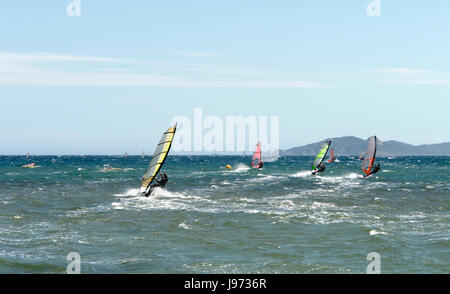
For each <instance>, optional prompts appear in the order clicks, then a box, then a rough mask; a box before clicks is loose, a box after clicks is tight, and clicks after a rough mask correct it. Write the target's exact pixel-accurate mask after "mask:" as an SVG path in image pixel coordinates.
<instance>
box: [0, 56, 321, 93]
mask: <svg viewBox="0 0 450 294" xmlns="http://www.w3.org/2000/svg"><path fill="white" fill-rule="evenodd" d="M55 62H59V63H58V65H55ZM73 62H75V63H77V66H73ZM91 62H92V63H95V64H91ZM118 62H122V63H121V64H118ZM99 63H101V66H99ZM118 65H120V66H118ZM239 74H240V75H241V77H239V78H237V77H236V75H239ZM264 74H266V75H264ZM243 75H245V79H244V78H242V76H243ZM261 75H263V76H261ZM289 76H290V75H287V76H286V75H283V74H282V73H280V72H278V73H275V72H270V71H263V70H257V69H242V68H233V67H232V66H226V67H224V66H213V65H206V66H205V65H195V64H194V65H192V64H172V63H164V62H147V61H137V60H130V59H120V58H119V59H118V58H109V57H98V56H77V55H66V54H51V53H31V54H18V53H8V52H0V85H45V86H148V87H197V88H226V87H228V88H232V87H233V88H237V87H244V88H325V87H327V85H326V84H325V83H323V82H318V81H308V80H299V79H297V78H295V77H292V76H290V77H289Z"/></svg>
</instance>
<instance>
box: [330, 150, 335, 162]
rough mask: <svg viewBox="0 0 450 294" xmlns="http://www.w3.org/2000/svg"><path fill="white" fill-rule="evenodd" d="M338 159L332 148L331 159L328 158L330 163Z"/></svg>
mask: <svg viewBox="0 0 450 294" xmlns="http://www.w3.org/2000/svg"><path fill="white" fill-rule="evenodd" d="M335 160H336V158H335V157H334V150H333V149H331V153H330V160H328V162H329V163H332V162H334V161H335Z"/></svg>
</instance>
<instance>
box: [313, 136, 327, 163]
mask: <svg viewBox="0 0 450 294" xmlns="http://www.w3.org/2000/svg"><path fill="white" fill-rule="evenodd" d="M330 145H331V140H330V141H327V142H325V143H323V145H322V147H321V148H320V151H319V154H317V156H316V159H314V163H313V166H312V170H315V169H316V168H317V167H319V165H321V164H322V162H323V161H324V160H325V157H326V156H327V153H328V150H329V149H330Z"/></svg>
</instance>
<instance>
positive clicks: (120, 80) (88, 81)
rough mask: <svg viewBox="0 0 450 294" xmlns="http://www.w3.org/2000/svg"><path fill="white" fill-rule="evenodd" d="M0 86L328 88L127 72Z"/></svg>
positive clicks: (2, 81) (26, 79) (4, 81)
mask: <svg viewBox="0 0 450 294" xmlns="http://www.w3.org/2000/svg"><path fill="white" fill-rule="evenodd" d="M0 85H23V86H25V85H41V86H147V87H188V88H241V87H242V88H326V87H327V85H326V84H324V83H321V82H310V81H296V80H249V81H226V80H219V79H208V80H205V79H188V78H183V77H169V76H160V75H152V74H127V73H118V74H111V73H81V74H74V73H55V74H46V73H44V74H22V75H3V74H0Z"/></svg>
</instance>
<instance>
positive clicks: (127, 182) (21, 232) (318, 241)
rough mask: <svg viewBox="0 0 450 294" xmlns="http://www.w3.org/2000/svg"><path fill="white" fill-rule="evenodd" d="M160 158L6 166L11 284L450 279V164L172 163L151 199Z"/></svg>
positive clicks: (4, 221)
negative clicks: (144, 192) (138, 278)
mask: <svg viewBox="0 0 450 294" xmlns="http://www.w3.org/2000/svg"><path fill="white" fill-rule="evenodd" d="M149 161H150V157H148V156H147V157H142V156H127V157H125V156H31V157H29V158H27V157H26V156H0V273H49V274H60V273H66V272H68V271H70V270H74V269H76V265H75V266H74V265H73V261H76V262H78V263H77V264H78V270H79V272H80V273H82V274H94V273H127V274H128V273H130V274H131V273H154V274H157V273H159V274H203V273H208V274H215V273H220V274H258V273H263V274H278V273H285V274H366V273H367V272H368V271H373V270H374V269H375V270H378V271H379V272H381V273H382V274H394V273H401V274H402V273H412V274H418V273H430V274H439V273H447V274H448V273H450V250H449V249H450V193H449V192H450V157H390V158H378V160H377V161H378V162H379V163H380V164H381V168H382V169H381V171H380V172H379V173H378V174H376V175H374V176H371V177H369V178H363V176H362V175H363V173H362V170H361V161H359V159H358V158H357V157H339V158H338V162H334V163H327V164H326V165H327V169H326V170H325V172H324V173H322V174H320V175H318V176H312V175H311V171H310V170H311V163H312V161H313V157H308V156H303V157H302V156H286V157H279V158H278V159H276V160H272V161H271V162H266V163H265V165H264V168H263V169H261V170H257V169H252V168H251V167H250V162H251V157H249V156H247V157H246V156H169V157H168V159H167V160H166V163H165V165H164V168H163V171H164V172H166V173H167V174H168V176H169V182H168V184H167V186H166V187H165V188H164V189H161V188H158V189H156V190H155V192H154V194H153V195H151V196H150V197H143V196H141V195H140V194H139V188H140V181H141V178H142V175H143V174H144V173H145V170H146V168H147V166H148V163H149ZM29 163H36V165H38V166H40V167H38V168H33V169H30V168H22V165H24V164H29ZM108 164H109V165H110V166H111V167H113V168H117V169H115V170H109V171H108V170H105V169H104V166H105V165H108ZM226 165H231V167H232V168H231V169H226ZM73 254H75V255H76V256H78V257H76V258H73V256H74V255H73Z"/></svg>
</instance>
